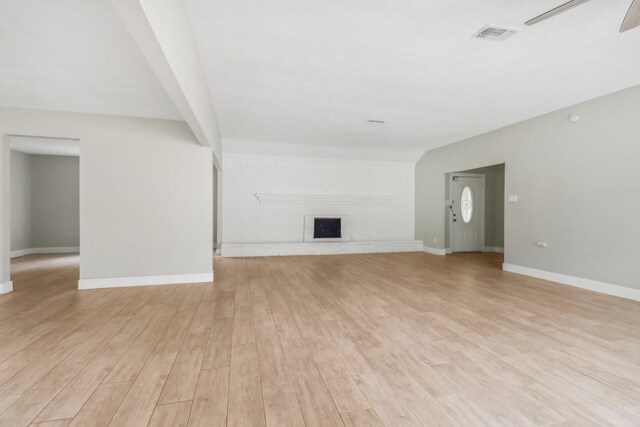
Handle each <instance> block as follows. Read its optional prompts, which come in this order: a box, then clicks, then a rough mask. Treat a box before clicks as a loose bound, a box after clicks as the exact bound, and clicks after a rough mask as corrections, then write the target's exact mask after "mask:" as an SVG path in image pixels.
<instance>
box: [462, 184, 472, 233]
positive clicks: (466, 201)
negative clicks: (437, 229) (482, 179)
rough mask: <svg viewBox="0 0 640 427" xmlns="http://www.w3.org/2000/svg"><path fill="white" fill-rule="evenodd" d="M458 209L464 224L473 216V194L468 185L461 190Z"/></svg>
mask: <svg viewBox="0 0 640 427" xmlns="http://www.w3.org/2000/svg"><path fill="white" fill-rule="evenodd" d="M460 209H461V211H462V220H463V221H464V222H465V224H468V223H469V222H470V221H471V218H472V217H473V194H472V193H471V189H470V188H469V187H468V186H467V187H464V190H462V197H461V200H460Z"/></svg>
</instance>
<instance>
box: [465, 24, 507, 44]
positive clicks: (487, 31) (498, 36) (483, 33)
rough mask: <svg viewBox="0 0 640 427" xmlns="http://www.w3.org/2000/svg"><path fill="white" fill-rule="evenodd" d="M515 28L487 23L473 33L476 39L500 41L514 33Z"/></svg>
mask: <svg viewBox="0 0 640 427" xmlns="http://www.w3.org/2000/svg"><path fill="white" fill-rule="evenodd" d="M516 31H517V30H516V29H515V28H507V27H498V26H496V25H487V26H486V27H484V28H482V29H481V30H480V31H478V32H477V33H475V34H474V35H473V37H474V38H476V39H485V40H496V41H501V40H504V39H507V38H509V37H511V36H512V35H514V34H515V33H516Z"/></svg>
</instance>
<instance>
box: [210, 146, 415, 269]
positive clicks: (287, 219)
mask: <svg viewBox="0 0 640 427" xmlns="http://www.w3.org/2000/svg"><path fill="white" fill-rule="evenodd" d="M224 158H225V160H224V178H223V186H222V200H223V202H222V224H223V226H222V241H223V243H222V246H221V253H222V256H227V257H234V256H271V255H320V254H338V253H371V252H414V251H421V250H422V242H419V241H416V240H414V180H415V175H414V167H415V162H414V161H406V160H402V161H375V160H338V159H327V158H319V157H303V156H297V157H293V156H283V155H265V154H245V153H235V152H225V156H224ZM314 216H326V217H343V218H345V219H346V221H345V222H344V223H345V225H346V227H347V232H348V235H349V238H348V239H344V241H315V240H314V241H305V217H307V228H308V227H309V218H313V217H314ZM306 232H307V234H308V233H309V230H306ZM307 240H308V239H307Z"/></svg>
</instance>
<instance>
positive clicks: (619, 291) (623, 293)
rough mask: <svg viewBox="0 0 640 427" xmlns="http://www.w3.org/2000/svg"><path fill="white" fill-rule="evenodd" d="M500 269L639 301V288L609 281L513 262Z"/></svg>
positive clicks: (503, 265)
mask: <svg viewBox="0 0 640 427" xmlns="http://www.w3.org/2000/svg"><path fill="white" fill-rule="evenodd" d="M502 269H503V270H504V271H509V272H511V273H518V274H523V275H525V276H531V277H536V278H538V279H544V280H549V281H551V282H557V283H562V284H563V285H569V286H575V287H576V288H582V289H588V290H590V291H594V292H600V293H602V294H607V295H613V296H616V297H621V298H627V299H632V300H635V301H640V289H633V288H627V287H625V286H619V285H612V284H610V283H604V282H598V281H595V280H590V279H583V278H581V277H574V276H567V275H565V274H560V273H553V272H551V271H545V270H537V269H535V268H529V267H523V266H520V265H514V264H506V263H505V264H502Z"/></svg>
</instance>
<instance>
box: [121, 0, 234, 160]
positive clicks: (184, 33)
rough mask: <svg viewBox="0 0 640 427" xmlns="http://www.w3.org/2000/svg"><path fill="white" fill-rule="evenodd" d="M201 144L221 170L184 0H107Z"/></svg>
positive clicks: (213, 117)
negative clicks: (208, 149) (209, 152)
mask: <svg viewBox="0 0 640 427" xmlns="http://www.w3.org/2000/svg"><path fill="white" fill-rule="evenodd" d="M111 3H112V4H113V5H114V6H115V9H116V11H117V12H118V15H119V16H120V18H121V19H122V21H123V22H124V24H125V26H126V27H127V29H128V30H129V33H131V35H132V36H133V39H134V40H135V42H136V44H137V45H138V47H139V48H140V50H141V51H142V54H143V55H144V57H145V58H146V60H147V62H148V63H149V65H150V66H151V68H152V69H153V71H154V73H155V74H156V76H157V77H158V79H159V80H160V83H161V84H162V86H163V87H164V88H165V90H166V91H167V93H168V95H169V97H170V98H171V100H172V101H173V103H174V104H175V105H176V108H177V109H178V111H180V113H181V114H182V117H184V119H185V121H186V122H187V124H188V125H189V127H190V128H191V130H192V131H193V133H194V135H195V136H196V138H197V139H198V141H199V142H200V144H201V145H203V146H205V147H211V149H212V150H213V163H214V164H215V166H216V168H218V169H221V166H222V142H221V138H220V131H219V129H218V122H217V119H216V115H215V111H214V108H213V104H212V102H211V97H210V96H209V90H208V88H207V83H206V81H205V77H204V72H203V69H202V65H201V63H200V56H199V55H198V50H197V48H196V44H195V40H194V38H193V33H192V32H191V26H190V23H189V21H188V19H187V12H186V9H185V6H184V3H183V0H111Z"/></svg>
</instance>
